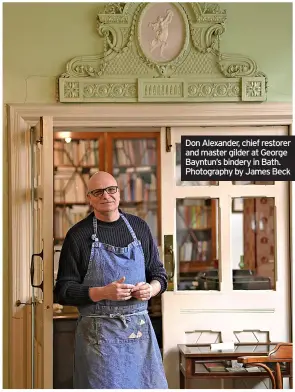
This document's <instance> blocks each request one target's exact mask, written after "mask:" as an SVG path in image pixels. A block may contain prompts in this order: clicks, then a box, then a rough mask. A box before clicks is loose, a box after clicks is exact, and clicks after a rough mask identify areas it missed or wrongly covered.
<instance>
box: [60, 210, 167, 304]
mask: <svg viewBox="0 0 295 392" xmlns="http://www.w3.org/2000/svg"><path fill="white" fill-rule="evenodd" d="M120 212H121V213H123V214H124V216H125V217H126V218H127V220H128V221H129V223H130V225H131V227H132V228H133V230H134V232H135V234H136V237H137V239H138V240H140V241H141V244H142V248H143V252H144V256H145V272H146V281H147V282H148V283H149V282H151V281H152V280H158V281H159V282H160V284H161V291H160V293H162V292H164V291H165V290H166V289H167V274H166V271H165V269H164V267H163V264H162V262H161V261H160V258H159V253H158V249H157V246H156V244H155V242H154V240H153V237H152V234H151V231H150V229H149V227H148V225H147V223H146V222H145V221H144V220H143V219H141V218H139V217H137V216H135V215H131V214H125V213H124V212H122V211H121V210H120ZM92 223H93V213H91V214H90V215H88V216H87V217H86V218H85V219H83V220H82V221H80V222H78V223H77V224H76V225H74V226H73V227H72V228H71V229H70V230H69V231H68V233H67V235H66V238H65V240H64V243H63V247H62V250H61V254H60V260H59V270H58V276H57V282H56V286H55V289H54V302H55V303H59V304H62V305H74V306H79V305H86V304H89V303H92V301H91V299H90V298H89V294H88V292H89V286H87V285H83V280H84V277H85V275H86V272H87V269H88V263H89V259H90V253H91V245H92V239H91V235H92V234H93V224H92ZM97 235H98V238H99V241H100V242H104V243H106V244H110V245H113V246H117V247H125V246H127V245H128V244H129V243H131V242H132V241H133V239H132V236H131V234H130V233H129V230H128V228H127V226H126V224H125V222H124V221H123V219H122V218H121V217H120V218H119V219H118V220H117V221H115V222H110V223H107V222H102V221H98V227H97Z"/></svg>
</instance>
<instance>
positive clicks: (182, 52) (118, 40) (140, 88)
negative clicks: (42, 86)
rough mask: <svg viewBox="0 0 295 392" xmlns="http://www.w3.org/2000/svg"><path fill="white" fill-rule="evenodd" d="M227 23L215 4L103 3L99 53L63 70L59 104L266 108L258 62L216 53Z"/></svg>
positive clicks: (263, 79)
mask: <svg viewBox="0 0 295 392" xmlns="http://www.w3.org/2000/svg"><path fill="white" fill-rule="evenodd" d="M225 22H226V12H225V10H223V9H221V8H220V5H219V4H213V3H107V4H106V5H105V6H104V7H103V10H102V12H100V13H99V14H98V15H97V32H98V35H99V37H100V39H102V40H103V52H102V53H99V54H97V55H94V56H77V57H75V58H73V59H71V60H70V61H69V62H68V63H67V65H66V72H65V73H64V74H63V75H61V77H60V78H59V101H60V102H109V101H115V102H144V101H146V102H157V101H158V102H171V101H173V102H206V101H207V102H208V101H209V102H211V101H265V100H266V92H267V78H266V76H265V74H264V73H263V72H261V71H259V70H258V67H257V64H256V63H255V61H254V60H253V59H251V58H248V57H247V56H245V55H240V54H226V53H222V52H221V49H220V37H221V35H222V34H223V33H224V32H225Z"/></svg>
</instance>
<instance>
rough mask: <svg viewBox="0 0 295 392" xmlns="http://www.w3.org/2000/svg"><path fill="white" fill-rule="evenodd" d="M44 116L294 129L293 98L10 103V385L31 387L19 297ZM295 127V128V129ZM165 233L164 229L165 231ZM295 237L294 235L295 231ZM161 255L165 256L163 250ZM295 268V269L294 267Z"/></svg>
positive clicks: (58, 122)
mask: <svg viewBox="0 0 295 392" xmlns="http://www.w3.org/2000/svg"><path fill="white" fill-rule="evenodd" d="M41 116H49V117H52V120H53V125H54V127H80V128H81V127H118V128H122V127H151V126H154V127H169V126H182V127H184V126H188V127H189V126H241V125H244V126H251V125H256V126H257V125H258V126H259V125H261V126H266V125H287V126H289V128H290V134H291V133H292V120H293V118H292V103H261V104H257V103H253V104H252V103H246V104H245V103H234V104H232V103H217V104H215V103H209V104H207V103H204V104H203V103H196V104H132V103H130V104H114V103H112V104H94V105H92V104H90V105H83V104H82V105H81V104H79V105H77V104H70V105H67V104H51V105H31V104H19V105H7V132H8V173H9V175H8V177H9V199H8V200H9V205H8V206H5V207H4V208H9V228H8V231H9V237H8V244H7V243H6V244H4V246H8V247H9V249H10V250H11V252H9V260H7V261H6V262H7V263H8V265H9V276H8V282H9V283H8V292H7V293H4V297H5V298H8V302H9V305H8V314H7V315H4V320H5V321H4V322H7V323H8V327H7V330H8V331H9V332H10V335H9V341H8V345H9V361H8V365H7V366H9V388H27V387H29V388H30V386H29V385H30V377H29V373H30V368H29V366H26V365H25V363H28V360H29V358H28V357H26V355H27V353H26V348H27V343H26V342H27V341H28V339H29V335H30V306H24V305H20V306H19V307H17V306H16V301H18V300H19V301H20V302H26V301H28V300H30V293H31V289H30V281H29V271H28V268H27V265H28V264H27V263H28V260H29V259H30V256H31V244H30V232H29V230H28V222H29V220H30V217H31V215H30V214H31V212H30V203H29V200H30V189H29V184H30V175H29V171H30V170H29V169H28V168H30V149H29V147H30V146H29V144H30V138H29V137H28V135H29V128H30V126H34V125H36V124H37V122H38V121H39V118H40V117H41ZM293 132H294V131H293ZM292 188H293V195H294V185H293V184H292V183H291V186H290V200H291V206H290V208H291V211H292V213H291V217H290V219H291V227H293V228H294V227H295V212H294V210H295V208H294V207H293V208H292ZM162 235H163V233H162ZM293 237H294V234H293ZM290 254H291V261H292V262H293V261H295V239H294V238H293V241H292V238H290ZM162 256H163V255H162ZM291 273H293V271H291Z"/></svg>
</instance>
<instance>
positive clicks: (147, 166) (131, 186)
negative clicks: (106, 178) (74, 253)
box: [107, 132, 161, 246]
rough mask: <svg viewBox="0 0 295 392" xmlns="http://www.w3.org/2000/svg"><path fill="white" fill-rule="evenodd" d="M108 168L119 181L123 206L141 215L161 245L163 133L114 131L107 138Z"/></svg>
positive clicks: (124, 208)
mask: <svg viewBox="0 0 295 392" xmlns="http://www.w3.org/2000/svg"><path fill="white" fill-rule="evenodd" d="M107 151H112V153H111V154H109V155H108V157H107V169H108V171H109V172H110V173H112V174H113V176H114V177H115V178H116V180H117V182H118V186H119V188H120V191H121V195H120V196H121V202H120V206H121V208H122V210H124V211H125V212H129V213H131V214H134V215H138V216H139V217H141V218H142V219H144V220H145V221H146V222H147V223H148V224H149V227H150V229H151V232H152V235H153V237H154V239H155V241H156V243H157V245H158V246H160V244H161V235H160V233H161V202H160V200H161V172H160V162H161V160H160V151H161V150H160V134H159V133H158V132H149V133H145V134H143V133H134V132H130V133H124V134H123V135H122V133H110V134H108V138H107Z"/></svg>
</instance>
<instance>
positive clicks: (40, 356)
mask: <svg viewBox="0 0 295 392" xmlns="http://www.w3.org/2000/svg"><path fill="white" fill-rule="evenodd" d="M31 152H32V155H31V156H32V183H33V187H32V211H33V219H32V225H33V244H32V245H33V254H32V258H31V268H30V273H31V284H32V292H33V296H32V298H33V301H32V302H33V323H32V325H33V328H32V346H33V354H32V355H33V358H32V371H33V375H32V376H33V377H32V380H33V386H32V387H33V388H34V389H51V388H52V382H53V371H52V369H53V364H52V357H53V355H52V353H53V338H52V336H53V333H52V326H53V322H52V316H53V314H52V311H53V310H52V304H53V122H52V118H51V117H41V118H40V121H39V123H38V124H37V125H36V126H35V127H34V128H33V129H32V138H31Z"/></svg>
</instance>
